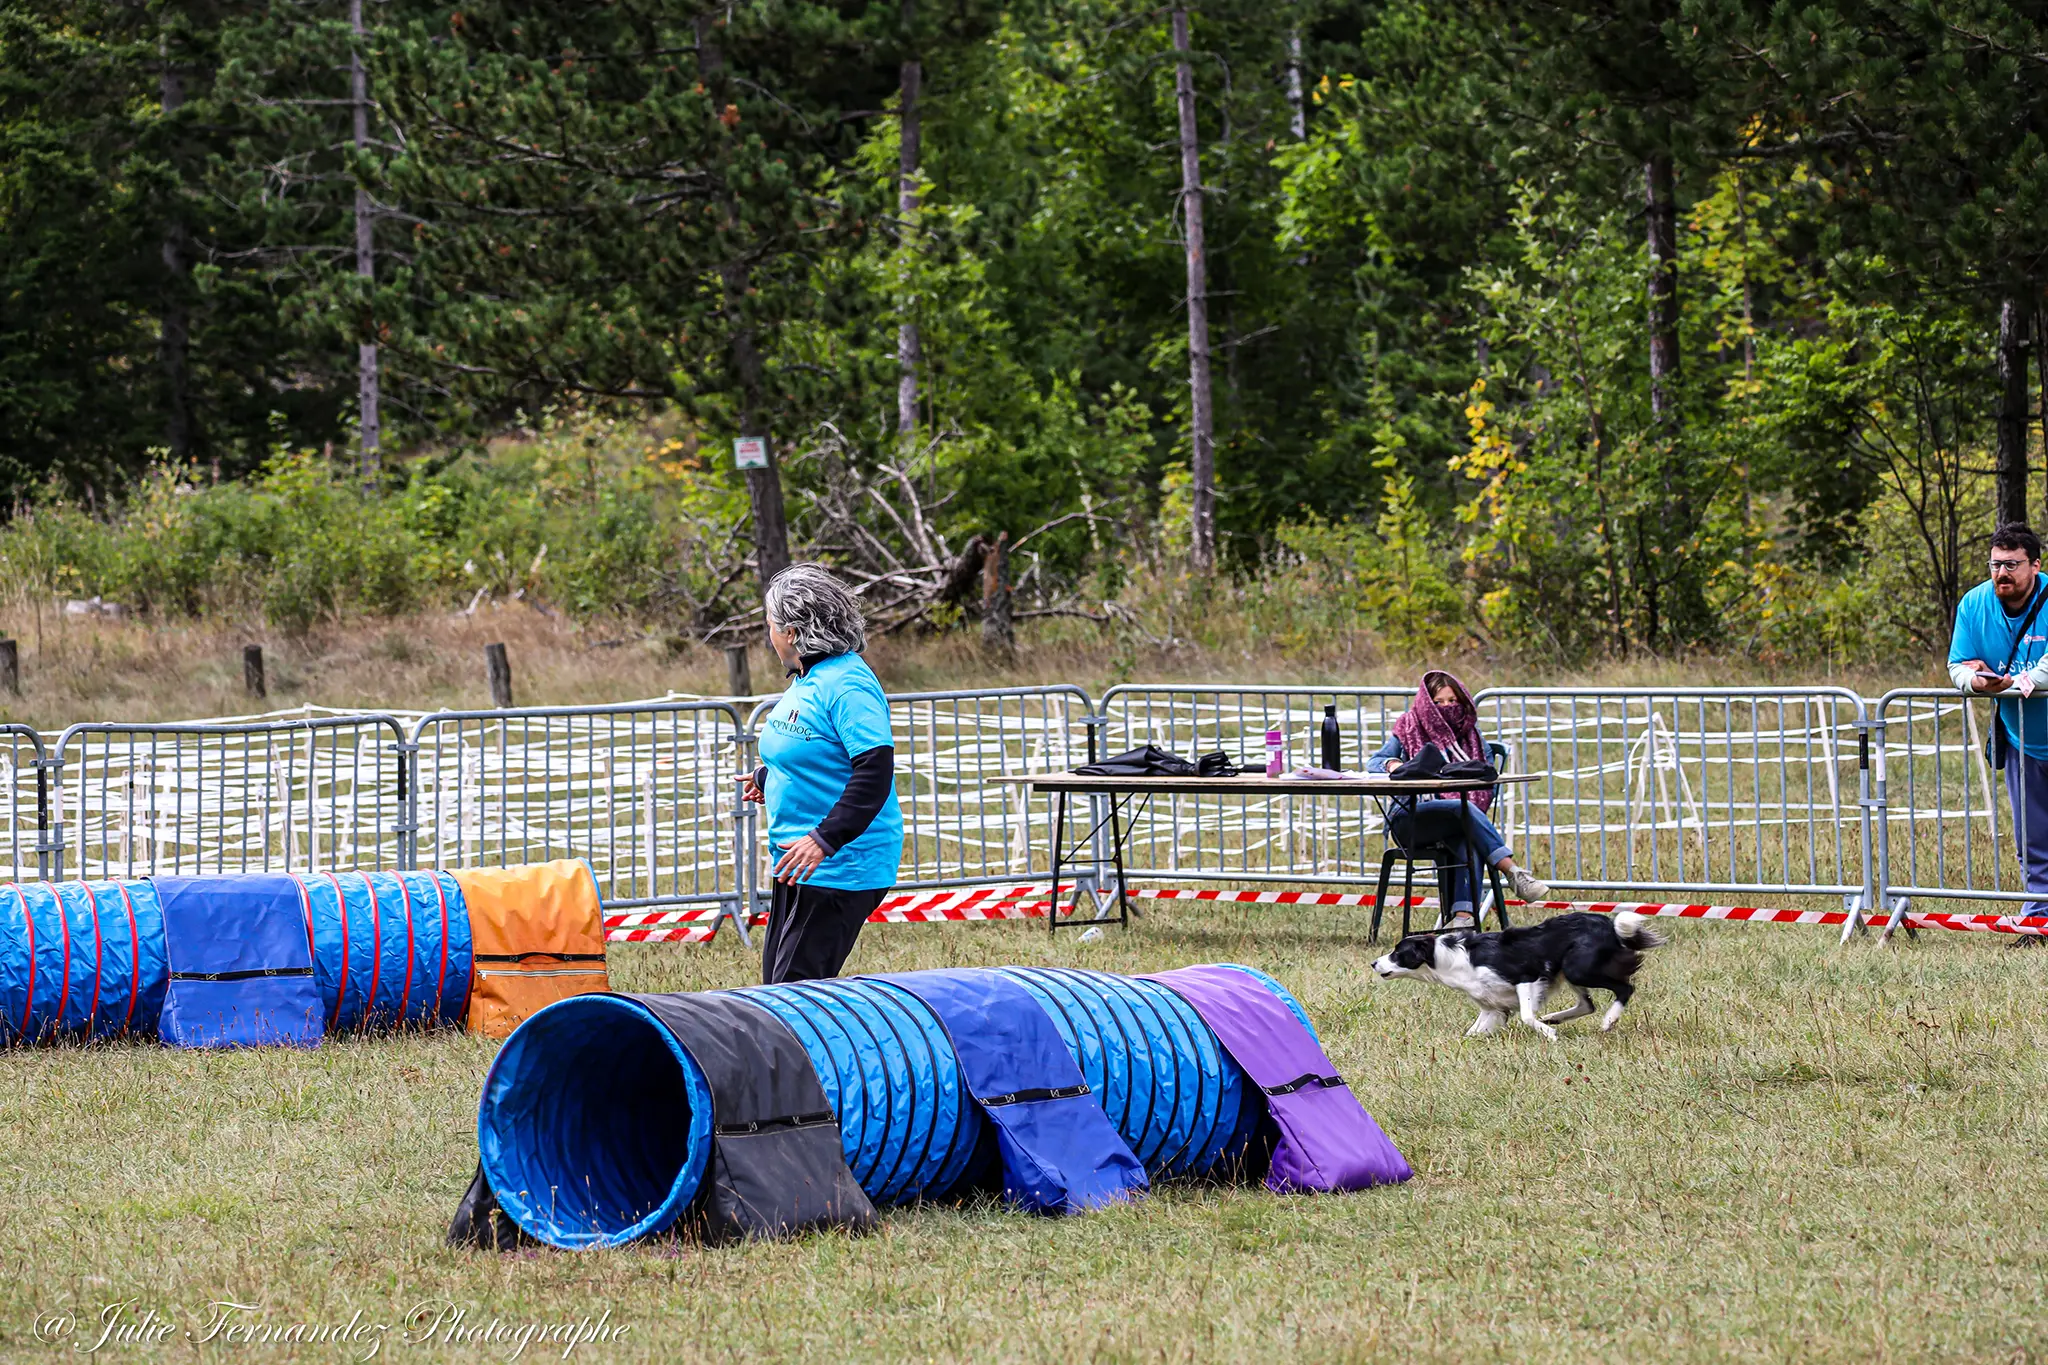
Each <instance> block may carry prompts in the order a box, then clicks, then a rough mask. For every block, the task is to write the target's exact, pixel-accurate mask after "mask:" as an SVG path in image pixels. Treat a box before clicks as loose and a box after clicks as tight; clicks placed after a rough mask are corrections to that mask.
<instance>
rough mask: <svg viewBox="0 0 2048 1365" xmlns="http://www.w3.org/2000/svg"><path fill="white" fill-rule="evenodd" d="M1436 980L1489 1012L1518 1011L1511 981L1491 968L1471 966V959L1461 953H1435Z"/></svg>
mask: <svg viewBox="0 0 2048 1365" xmlns="http://www.w3.org/2000/svg"><path fill="white" fill-rule="evenodd" d="M1436 979H1437V980H1438V982H1440V983H1441V984H1443V985H1446V986H1449V987H1450V988H1451V989H1452V990H1454V991H1463V992H1465V994H1467V995H1469V996H1471V997H1472V998H1473V999H1474V1000H1475V1001H1477V1002H1478V1003H1479V1004H1481V1005H1484V1006H1486V1007H1488V1008H1489V1009H1497V1010H1514V1009H1519V1008H1521V998H1520V996H1518V995H1517V994H1516V993H1515V986H1514V983H1513V982H1511V981H1509V980H1508V979H1507V978H1506V977H1504V976H1502V975H1501V974H1500V973H1499V972H1496V971H1494V970H1493V969H1492V968H1491V967H1477V966H1474V965H1473V964H1472V960H1471V959H1470V958H1468V957H1466V956H1465V954H1464V953H1463V952H1461V951H1458V950H1455V949H1453V950H1451V951H1449V952H1445V951H1442V950H1441V949H1440V950H1438V952H1437V955H1436Z"/></svg>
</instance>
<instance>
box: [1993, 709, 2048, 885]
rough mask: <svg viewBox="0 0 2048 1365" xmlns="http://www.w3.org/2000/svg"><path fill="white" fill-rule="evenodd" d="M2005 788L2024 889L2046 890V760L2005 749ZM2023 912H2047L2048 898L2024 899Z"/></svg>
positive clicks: (2047, 851) (2014, 748)
mask: <svg viewBox="0 0 2048 1365" xmlns="http://www.w3.org/2000/svg"><path fill="white" fill-rule="evenodd" d="M2000 723H2002V722H1997V721H1994V722H1993V724H2000ZM2005 792H2006V795H2007V797H2009V798H2010V799H2011V801H2012V838H2013V843H2014V844H2015V845H2016V846H2017V847H2018V849H2019V856H2020V868H2021V870H2022V871H2023V872H2025V874H2026V885H2025V889H2026V890H2028V891H2048V760H2044V759H2039V758H2028V757H2027V756H2026V755H2025V754H2023V753H2021V752H2020V750H2019V746H2018V745H2014V746H2013V747H2011V748H2009V749H2007V750H2006V752H2005ZM2023 913H2025V914H2028V915H2048V901H2028V902H2027V906H2026V909H2025V911H2024V912H2023Z"/></svg>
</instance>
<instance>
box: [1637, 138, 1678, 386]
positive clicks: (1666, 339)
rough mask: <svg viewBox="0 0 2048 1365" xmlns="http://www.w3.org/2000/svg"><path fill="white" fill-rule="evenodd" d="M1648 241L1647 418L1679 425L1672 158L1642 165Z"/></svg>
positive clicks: (1675, 212)
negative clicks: (1648, 344) (1648, 351)
mask: <svg viewBox="0 0 2048 1365" xmlns="http://www.w3.org/2000/svg"><path fill="white" fill-rule="evenodd" d="M1643 198H1644V200H1645V205H1646V208H1647V210H1648V212H1647V214H1646V215H1645V216H1646V217H1647V219H1648V221H1649V237H1650V414H1651V416H1652V417H1653V418H1654V419H1655V420H1656V421H1657V422H1658V424H1660V425H1665V426H1669V425H1672V424H1675V423H1676V422H1677V420H1678V392H1677V381H1678V204H1677V198H1678V196H1677V191H1676V189H1675V187H1674V186H1673V183H1672V171H1671V155H1670V153H1668V152H1658V153H1656V154H1655V155H1653V156H1652V157H1651V158H1650V159H1649V160H1648V161H1646V162H1644V163H1643Z"/></svg>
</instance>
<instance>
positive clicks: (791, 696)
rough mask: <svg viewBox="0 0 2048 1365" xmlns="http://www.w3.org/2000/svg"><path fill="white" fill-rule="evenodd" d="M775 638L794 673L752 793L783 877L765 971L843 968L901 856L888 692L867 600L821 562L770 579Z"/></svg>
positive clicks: (773, 975) (764, 737) (772, 722)
mask: <svg viewBox="0 0 2048 1365" xmlns="http://www.w3.org/2000/svg"><path fill="white" fill-rule="evenodd" d="M768 641H769V643H770V644H772V645H774V646H775V653H776V655H777V657H779V658H780V659H781V660H782V662H783V664H784V666H785V667H787V668H788V669H789V671H790V674H791V676H792V678H793V681H792V682H791V683H790V685H789V689H788V691H786V692H784V693H783V694H782V700H781V701H779V702H777V703H776V704H775V709H774V710H773V711H771V712H770V713H769V715H768V719H767V721H766V722H765V723H764V724H763V725H762V727H761V766H760V767H759V768H757V769H755V771H754V773H753V774H752V776H750V777H749V778H747V780H746V796H747V799H748V800H749V801H761V802H764V803H765V804H766V805H767V807H768V847H769V851H770V856H771V857H773V858H774V859H775V873H774V876H775V883H774V890H773V892H772V893H771V898H770V901H769V908H768V932H767V935H766V936H765V938H764V939H763V941H762V944H761V980H762V982H763V983H764V984H770V985H772V984H774V983H775V982H778V981H814V980H817V979H818V978H820V977H828V976H837V975H839V969H840V968H841V967H842V966H844V965H845V963H846V958H847V955H848V954H850V953H851V952H852V951H853V943H854V940H855V939H856V938H858V937H859V936H860V927H861V925H863V924H865V923H867V918H868V916H869V915H871V914H873V913H874V910H875V907H876V906H878V905H880V904H881V903H882V897H883V896H885V895H887V894H888V893H889V888H890V887H892V886H894V885H895V884H896V866H897V864H898V863H899V862H901V861H902V858H903V811H902V808H901V807H900V806H898V805H897V803H896V749H895V742H894V740H893V738H892V737H891V735H890V733H889V699H888V698H887V697H886V696H884V695H883V693H882V684H881V681H880V679H878V678H876V677H875V672H874V670H873V669H871V668H869V667H868V666H867V663H866V661H864V660H863V659H862V658H861V657H860V651H861V650H862V649H864V648H865V647H866V646H867V622H866V620H865V619H864V618H863V617H862V616H861V611H860V604H859V603H858V602H856V601H854V600H853V594H851V593H849V592H848V591H847V590H846V589H845V587H844V586H842V585H841V584H840V582H839V580H838V579H836V578H834V577H833V576H832V575H831V574H830V573H829V572H827V571H826V570H825V569H824V568H822V567H820V566H819V565H816V564H792V565H790V566H789V567H788V568H786V569H784V570H783V571H782V572H781V573H779V574H777V575H775V578H774V579H773V581H771V582H770V583H769V584H768Z"/></svg>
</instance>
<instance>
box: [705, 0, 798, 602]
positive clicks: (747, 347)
mask: <svg viewBox="0 0 2048 1365" xmlns="http://www.w3.org/2000/svg"><path fill="white" fill-rule="evenodd" d="M717 25H718V16H717V15H716V14H703V15H699V16H698V17H697V22H696V30H697V73H698V75H700V76H702V77H703V78H704V81H705V84H706V85H710V84H712V81H713V78H714V77H716V76H717V74H718V73H719V72H720V71H721V70H723V69H724V67H725V54H724V53H723V52H722V51H720V49H719V47H718V41H717V36H716V33H717ZM714 103H715V101H714ZM720 170H721V172H722V171H723V170H724V167H723V166H722V165H721V167H720ZM724 211H725V221H726V225H727V227H728V228H730V229H733V230H734V231H735V232H736V231H737V229H738V226H739V210H738V207H737V206H736V205H735V204H734V203H733V202H732V199H731V196H730V194H729V193H727V194H725V198H724ZM718 278H719V282H720V283H721V284H722V285H723V286H724V289H723V293H724V299H725V311H726V325H727V327H728V328H730V329H731V335H730V339H729V340H728V342H727V356H728V358H729V359H730V360H731V362H732V370H733V377H734V378H735V379H737V380H738V381H739V387H740V435H742V436H759V437H760V438H761V441H762V445H763V447H764V448H765V449H766V450H767V452H768V465H767V467H766V468H765V469H749V470H747V471H746V477H747V502H748V504H749V505H750V507H751V508H752V511H753V522H754V567H755V570H756V572H757V573H758V575H759V577H760V584H761V599H762V604H763V605H764V606H765V605H766V604H767V598H768V585H769V583H771V582H772V581H774V578H775V575H777V574H779V573H781V572H782V571H783V570H784V569H786V568H788V567H789V520H788V517H787V515H786V514H785V512H784V510H783V505H782V470H781V467H780V464H779V462H778V461H777V459H776V456H775V443H774V442H773V441H772V440H770V439H769V435H768V423H767V418H766V415H765V413H764V412H763V407H764V395H763V388H764V378H765V373H764V368H763V366H762V363H761V349H760V346H759V344H758V342H757V340H756V338H755V336H754V327H753V324H752V323H751V322H750V321H748V320H747V317H746V307H747V267H746V263H745V262H744V261H739V260H734V261H728V262H727V263H726V264H724V265H722V266H720V267H719V270H718Z"/></svg>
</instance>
